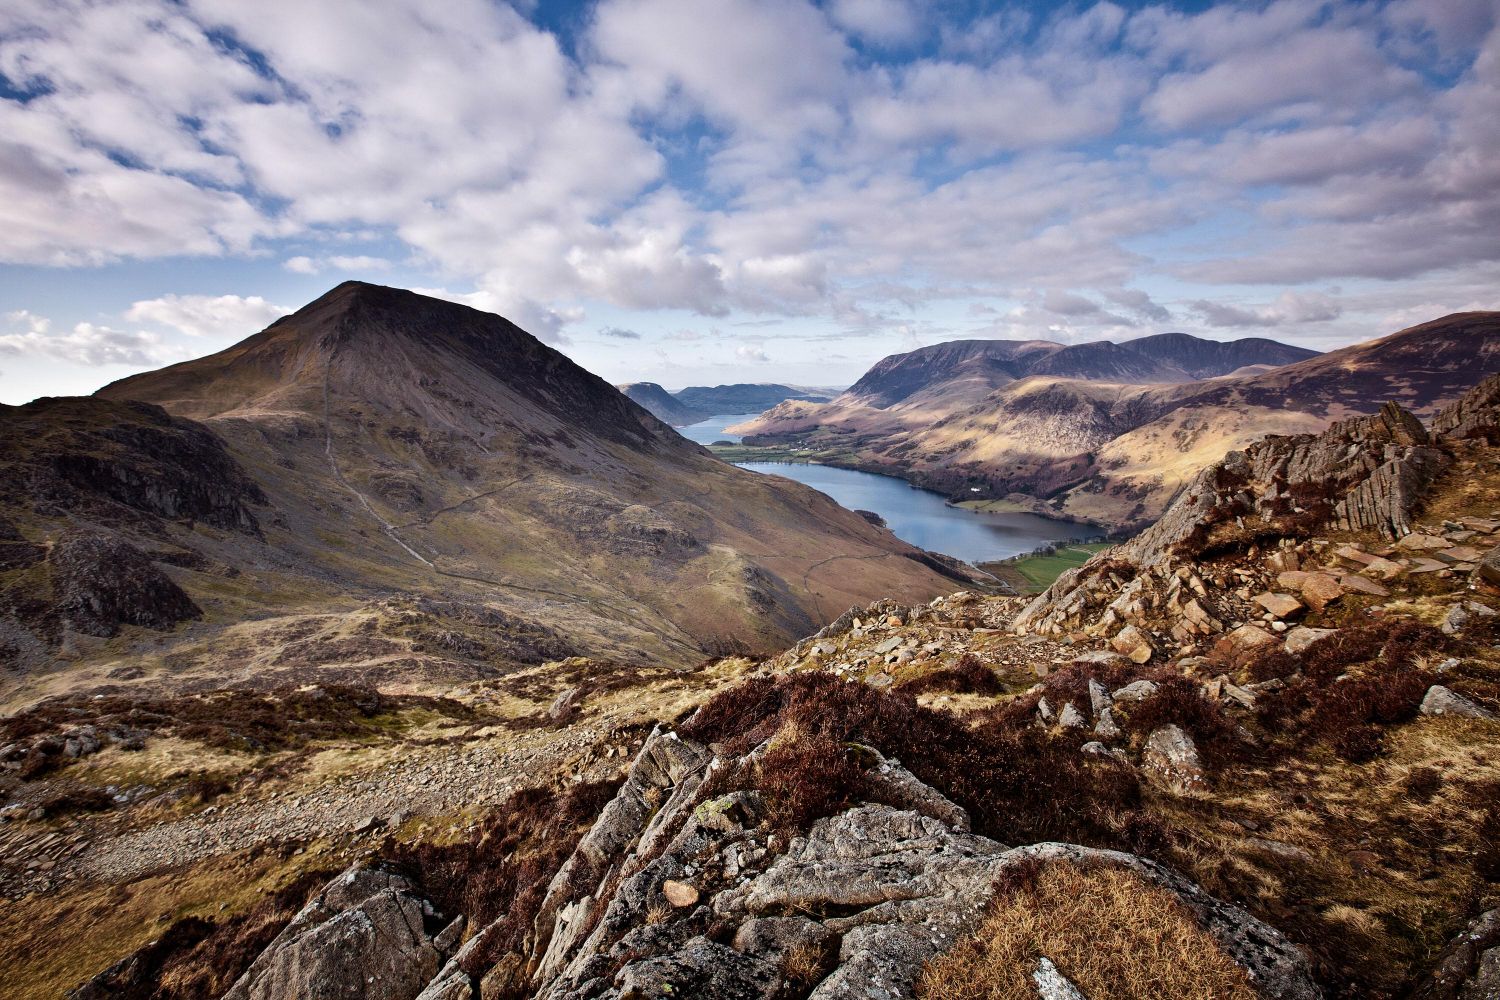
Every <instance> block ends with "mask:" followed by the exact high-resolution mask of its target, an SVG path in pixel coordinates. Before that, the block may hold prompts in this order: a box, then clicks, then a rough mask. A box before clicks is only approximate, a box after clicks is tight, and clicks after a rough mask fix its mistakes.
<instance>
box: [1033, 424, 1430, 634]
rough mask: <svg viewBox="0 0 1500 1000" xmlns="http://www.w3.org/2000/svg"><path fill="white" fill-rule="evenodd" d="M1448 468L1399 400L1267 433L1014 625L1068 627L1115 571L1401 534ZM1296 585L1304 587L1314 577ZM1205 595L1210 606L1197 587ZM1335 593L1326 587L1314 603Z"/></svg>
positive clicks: (1061, 582)
mask: <svg viewBox="0 0 1500 1000" xmlns="http://www.w3.org/2000/svg"><path fill="white" fill-rule="evenodd" d="M1446 463H1447V456H1446V455H1445V454H1444V452H1443V451H1442V450H1441V449H1439V448H1437V447H1435V446H1434V444H1433V440H1432V437H1431V436H1430V435H1429V434H1428V432H1427V429H1426V428H1425V427H1423V426H1422V422H1421V421H1420V420H1418V419H1417V418H1416V417H1415V416H1413V415H1412V414H1411V413H1409V412H1407V411H1406V410H1404V409H1402V408H1401V407H1400V406H1398V405H1396V404H1395V403H1387V404H1385V406H1383V407H1381V409H1380V412H1379V413H1376V414H1373V415H1371V416H1368V417H1358V418H1355V419H1352V420H1345V421H1342V422H1340V423H1336V424H1334V425H1333V426H1331V427H1330V428H1328V430H1326V431H1324V432H1323V433H1321V434H1317V435H1312V434H1303V435H1297V436H1292V437H1280V436H1272V437H1267V438H1265V439H1264V440H1262V441H1258V442H1256V443H1255V444H1253V445H1251V446H1250V447H1249V448H1247V449H1245V450H1244V451H1235V452H1230V453H1229V454H1228V455H1226V456H1225V457H1224V460H1223V461H1222V462H1220V463H1218V464H1217V465H1214V466H1211V467H1209V468H1207V469H1204V470H1203V471H1202V472H1201V473H1199V474H1198V476H1197V477H1196V478H1195V479H1194V480H1193V481H1192V483H1191V484H1189V485H1188V486H1187V487H1186V488H1185V489H1184V490H1183V491H1182V493H1181V494H1179V496H1178V497H1177V499H1176V500H1175V501H1174V502H1173V503H1172V504H1171V506H1170V507H1168V508H1167V511H1166V513H1165V514H1163V515H1162V517H1161V520H1159V521H1157V523H1156V524H1154V525H1152V526H1151V527H1150V528H1147V529H1146V530H1145V531H1143V532H1141V534H1139V535H1137V536H1136V537H1135V538H1133V539H1132V540H1130V541H1129V542H1126V543H1125V544H1123V545H1120V546H1117V547H1115V548H1114V549H1111V550H1109V551H1107V552H1104V553H1101V554H1099V555H1098V556H1095V557H1094V558H1093V559H1092V560H1090V561H1089V562H1088V563H1087V564H1085V565H1084V566H1082V567H1079V568H1078V569H1075V570H1069V571H1068V572H1067V573H1064V574H1063V575H1062V576H1060V577H1059V578H1058V579H1057V581H1056V582H1055V583H1054V584H1053V585H1052V586H1051V587H1050V588H1048V589H1047V590H1046V591H1045V592H1044V593H1042V594H1041V595H1039V596H1038V597H1037V598H1036V599H1035V600H1034V601H1032V602H1031V604H1030V605H1028V606H1027V607H1026V608H1025V609H1024V610H1023V611H1022V612H1021V614H1020V615H1018V616H1017V618H1016V620H1015V622H1014V623H1013V627H1014V628H1015V629H1016V630H1017V631H1043V632H1047V631H1053V632H1055V631H1058V630H1060V629H1062V628H1065V627H1068V626H1069V623H1070V622H1076V621H1077V620H1079V618H1080V617H1081V613H1082V612H1083V611H1085V610H1087V609H1088V608H1091V607H1093V606H1095V605H1096V604H1097V603H1099V601H1100V600H1102V599H1101V598H1100V597H1099V596H1098V595H1099V594H1100V593H1101V592H1108V593H1110V594H1111V595H1113V594H1115V593H1119V594H1122V595H1123V594H1124V593H1125V591H1124V590H1122V589H1121V586H1122V585H1121V584H1120V583H1116V584H1115V585H1114V586H1112V587H1105V586H1103V585H1104V584H1105V583H1107V582H1108V581H1109V577H1110V575H1111V574H1113V575H1114V579H1115V580H1120V579H1121V577H1120V574H1121V572H1122V569H1123V570H1124V572H1126V573H1129V574H1131V575H1134V574H1136V573H1140V572H1143V571H1146V570H1150V571H1154V572H1157V573H1158V575H1159V576H1161V577H1163V578H1165V579H1167V580H1170V579H1171V578H1172V577H1173V572H1172V571H1174V570H1175V569H1176V568H1177V567H1178V566H1179V565H1181V566H1183V567H1191V566H1192V564H1193V563H1194V562H1195V561H1196V560H1198V559H1200V558H1202V557H1204V556H1205V555H1208V554H1213V553H1216V552H1221V551H1224V550H1231V549H1247V548H1249V547H1250V546H1252V545H1256V544H1257V543H1260V542H1263V541H1265V540H1267V539H1275V540H1277V541H1278V542H1279V541H1280V540H1282V539H1285V538H1291V539H1296V538H1298V537H1305V536H1306V535H1307V534H1308V532H1310V531H1312V530H1317V529H1325V528H1327V529H1336V530H1344V531H1361V530H1373V531H1378V532H1380V533H1382V534H1384V535H1386V536H1387V537H1389V538H1392V539H1396V538H1400V537H1402V536H1404V535H1406V534H1408V533H1410V532H1411V530H1412V518H1413V517H1414V516H1415V513H1416V510H1417V505H1418V503H1419V501H1420V499H1421V497H1422V495H1423V493H1424V492H1425V490H1426V489H1427V487H1428V486H1429V485H1430V484H1431V483H1432V481H1433V479H1434V478H1435V477H1436V476H1437V474H1438V472H1440V471H1441V470H1442V469H1443V468H1444V466H1445V464H1446ZM1125 567H1129V569H1124V568H1125ZM1296 582H1297V584H1298V586H1299V587H1300V585H1301V583H1304V582H1306V581H1305V580H1299V581H1296ZM1332 582H1333V583H1334V584H1335V585H1337V583H1338V581H1336V580H1335V581H1332ZM1198 590H1199V593H1198V594H1197V599H1198V600H1200V601H1201V600H1203V599H1206V598H1207V592H1206V591H1204V590H1203V589H1202V586H1201V583H1200V585H1199V587H1198ZM1332 596H1334V595H1333V591H1332V589H1331V588H1329V587H1327V586H1326V585H1324V586H1322V588H1321V589H1319V590H1317V594H1316V596H1315V597H1313V598H1312V599H1313V600H1318V601H1326V600H1327V599H1329V598H1330V597H1332ZM1109 599H1117V598H1114V597H1113V596H1111V597H1110V598H1109ZM1140 599H1141V600H1145V599H1148V598H1147V595H1141V596H1140ZM1179 610H1180V611H1181V613H1182V615H1183V617H1186V618H1187V619H1189V625H1190V628H1189V629H1188V631H1189V633H1198V634H1206V633H1208V632H1214V631H1218V629H1217V628H1213V627H1211V626H1209V627H1202V626H1206V625H1208V622H1209V620H1210V619H1212V618H1213V616H1212V615H1211V614H1209V613H1208V612H1207V611H1205V610H1204V608H1203V606H1202V605H1201V603H1200V604H1199V606H1198V607H1197V608H1196V610H1195V609H1190V608H1188V607H1187V605H1186V603H1185V600H1184V602H1179ZM1129 617H1130V616H1129V615H1124V614H1122V615H1118V616H1117V620H1118V619H1120V618H1124V619H1128V618H1129ZM1194 619H1196V620H1194ZM1179 638H1181V637H1179Z"/></svg>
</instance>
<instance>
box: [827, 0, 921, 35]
mask: <svg viewBox="0 0 1500 1000" xmlns="http://www.w3.org/2000/svg"><path fill="white" fill-rule="evenodd" d="M828 11H829V14H830V15H832V17H833V20H834V23H835V24H837V25H838V26H839V27H841V28H843V29H844V30H845V31H847V32H849V33H850V34H851V35H854V36H856V37H858V38H860V39H863V40H864V41H867V42H872V43H874V44H876V45H884V46H893V45H900V44H903V43H907V42H912V41H915V40H916V39H917V38H918V37H919V36H920V35H921V34H922V21H921V17H920V15H919V12H918V10H917V9H916V7H914V6H913V4H912V3H911V2H910V0H834V2H833V3H831V4H829V7H828Z"/></svg>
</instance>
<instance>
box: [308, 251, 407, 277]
mask: <svg viewBox="0 0 1500 1000" xmlns="http://www.w3.org/2000/svg"><path fill="white" fill-rule="evenodd" d="M281 266H282V267H284V268H286V269H287V270H288V271H291V272H292V273H293V274H322V273H323V272H325V271H342V272H344V273H346V274H357V273H360V272H364V271H389V270H390V269H391V262H390V261H388V260H386V259H385V258H384V257H368V256H352V257H345V256H339V255H336V254H335V255H333V256H328V257H317V258H313V257H307V256H300V255H299V256H296V257H288V258H287V259H286V260H284V261H282V262H281Z"/></svg>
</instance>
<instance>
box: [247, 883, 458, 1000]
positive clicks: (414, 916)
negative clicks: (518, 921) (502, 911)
mask: <svg viewBox="0 0 1500 1000" xmlns="http://www.w3.org/2000/svg"><path fill="white" fill-rule="evenodd" d="M442 923H443V922H442V920H441V919H440V917H439V915H438V914H437V913H436V911H434V910H433V908H432V904H431V903H429V902H428V901H427V900H426V899H424V898H422V896H420V895H419V894H418V893H417V892H416V890H415V889H414V888H413V886H412V885H411V883H410V882H409V881H407V880H406V879H405V878H404V877H402V876H400V875H397V874H395V873H394V872H388V871H382V870H381V869H378V868H365V867H359V866H356V867H354V868H351V869H350V870H348V871H346V872H344V873H343V874H342V875H340V876H338V877H337V878H335V879H334V880H333V881H332V882H330V883H328V885H327V886H326V887H325V888H324V889H323V891H322V892H320V893H319V894H318V895H317V896H315V897H314V898H313V899H312V900H311V901H310V902H309V903H308V904H307V905H306V906H304V907H303V908H302V910H301V912H299V913H298V914H297V916H296V917H294V918H293V919H292V922H291V923H290V924H288V925H287V926H286V927H285V928H284V929H283V930H282V932H281V933H280V934H278V935H277V936H276V939H275V940H274V941H272V942H271V944H270V945H269V946H267V948H266V949H265V950H264V951H263V952H261V954H260V956H259V957H258V958H256V960H255V961H254V962H253V963H252V964H251V966H250V968H249V969H248V970H246V972H245V974H244V975H243V976H241V977H240V978H239V980H238V981H236V982H235V984H234V986H232V987H231V988H230V990H229V992H228V993H226V994H224V1000H311V998H317V1000H413V998H415V997H416V996H417V995H418V994H419V993H421V992H422V991H423V988H424V987H425V986H426V985H427V984H428V982H429V981H430V980H431V979H432V978H433V976H434V975H435V974H436V973H437V971H438V967H439V966H440V965H441V964H442V960H443V955H442V953H441V952H440V951H439V950H438V948H437V946H436V944H435V943H434V937H435V936H436V935H437V934H439V933H441V930H442Z"/></svg>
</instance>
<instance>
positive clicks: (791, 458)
mask: <svg viewBox="0 0 1500 1000" xmlns="http://www.w3.org/2000/svg"><path fill="white" fill-rule="evenodd" d="M708 450H709V451H711V452H713V453H714V455H715V456H716V457H718V458H719V459H720V460H722V461H725V462H801V463H804V464H812V463H814V462H815V461H816V460H817V458H818V453H817V452H810V451H804V450H801V449H795V448H781V447H766V448H753V447H751V446H749V445H743V444H733V445H720V444H715V445H709V447H708Z"/></svg>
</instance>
